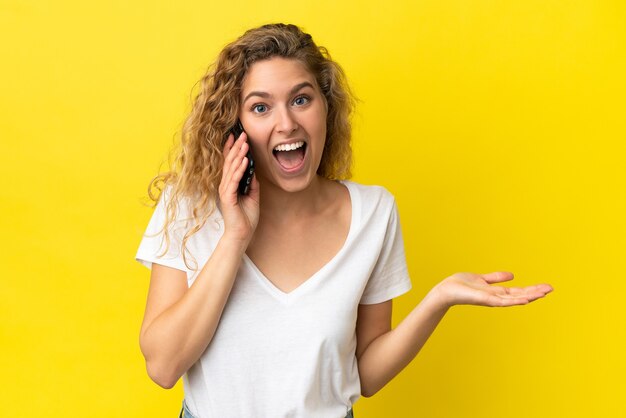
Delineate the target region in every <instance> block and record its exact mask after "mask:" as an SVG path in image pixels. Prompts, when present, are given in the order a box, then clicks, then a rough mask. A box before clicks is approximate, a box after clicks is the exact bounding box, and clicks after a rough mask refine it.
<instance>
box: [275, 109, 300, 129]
mask: <svg viewBox="0 0 626 418" xmlns="http://www.w3.org/2000/svg"><path fill="white" fill-rule="evenodd" d="M297 129H298V123H297V121H296V118H295V117H294V115H293V113H292V112H291V110H290V109H289V108H282V109H280V110H278V112H277V120H276V130H277V131H278V132H279V133H282V134H285V135H290V134H292V133H293V132H295V131H296V130H297Z"/></svg>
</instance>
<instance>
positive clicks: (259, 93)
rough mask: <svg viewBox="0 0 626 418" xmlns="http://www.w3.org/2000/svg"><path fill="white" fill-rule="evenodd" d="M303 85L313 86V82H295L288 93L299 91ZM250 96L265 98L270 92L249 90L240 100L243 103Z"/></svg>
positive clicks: (269, 95) (268, 96)
mask: <svg viewBox="0 0 626 418" xmlns="http://www.w3.org/2000/svg"><path fill="white" fill-rule="evenodd" d="M305 87H311V88H314V87H313V84H311V83H309V82H308V81H305V82H303V83H300V84H296V85H295V86H293V88H292V89H291V91H290V92H289V95H292V94H294V93H295V92H297V91H299V90H302V89H303V88H305ZM252 96H259V97H262V98H264V99H267V98H270V97H271V96H272V95H271V94H269V93H267V92H264V91H251V92H250V93H248V94H247V95H246V97H245V98H244V99H243V102H242V103H245V102H246V100H248V99H249V98H250V97H252Z"/></svg>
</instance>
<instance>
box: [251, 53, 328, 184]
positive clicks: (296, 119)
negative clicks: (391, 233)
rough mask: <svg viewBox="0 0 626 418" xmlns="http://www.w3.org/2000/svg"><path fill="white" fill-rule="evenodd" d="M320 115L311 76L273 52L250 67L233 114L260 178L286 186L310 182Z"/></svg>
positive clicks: (322, 123) (322, 107)
mask: <svg viewBox="0 0 626 418" xmlns="http://www.w3.org/2000/svg"><path fill="white" fill-rule="evenodd" d="M326 115H327V105H326V100H325V98H324V96H323V94H322V92H321V91H320V89H319V87H318V85H317V81H316V80H315V77H314V76H313V75H312V74H311V73H309V72H308V71H307V69H306V67H305V66H304V64H302V63H301V62H300V61H297V60H293V59H285V58H280V57H274V58H271V59H268V60H263V61H258V62H256V63H254V64H253V65H252V66H251V67H250V69H249V70H248V72H247V74H246V76H245V78H244V80H243V84H242V89H241V107H240V109H239V119H240V120H241V123H242V125H243V127H244V130H245V131H246V133H247V134H248V141H249V143H250V147H251V149H252V155H253V157H254V160H255V164H256V175H257V176H258V179H259V181H260V182H261V183H262V184H266V183H271V184H273V185H275V186H277V187H279V188H281V189H283V190H285V191H291V192H294V191H300V190H303V189H305V188H306V187H307V186H308V185H310V184H311V181H313V179H315V176H316V173H317V169H318V167H319V164H320V160H321V159H322V152H323V151H324V142H325V140H326Z"/></svg>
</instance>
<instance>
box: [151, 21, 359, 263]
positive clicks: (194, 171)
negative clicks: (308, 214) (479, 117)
mask: <svg viewBox="0 0 626 418" xmlns="http://www.w3.org/2000/svg"><path fill="white" fill-rule="evenodd" d="M272 57H282V58H289V59H295V60H298V61H300V62H301V63H303V64H304V65H305V66H306V68H307V69H308V71H310V73H311V74H313V75H314V76H315V78H316V80H317V84H318V85H319V87H320V89H321V91H322V94H323V95H324V97H325V99H326V102H327V105H328V114H327V120H326V125H327V126H326V132H327V134H326V142H325V146H324V151H323V154H322V159H321V162H320V166H319V168H318V170H317V173H318V174H319V175H320V176H322V177H325V178H328V179H331V180H342V179H348V178H350V176H351V173H350V168H351V164H352V148H351V145H350V141H351V124H350V116H351V114H352V111H353V109H354V103H355V99H354V96H353V95H352V93H351V91H350V88H349V86H348V84H347V81H346V77H345V74H344V72H343V70H342V69H341V67H340V66H339V65H338V64H337V63H336V62H334V61H333V60H332V59H331V58H330V54H329V53H328V51H327V50H326V48H324V47H323V46H317V45H316V44H315V42H314V41H313V38H312V37H311V35H309V34H308V33H305V32H303V31H302V30H301V29H300V28H299V27H297V26H295V25H290V24H289V25H287V24H282V23H278V24H269V25H263V26H260V27H258V28H254V29H250V30H248V31H247V32H245V33H244V34H243V35H242V36H241V37H240V38H239V39H237V40H236V41H234V42H232V43H230V44H228V45H226V47H224V49H223V50H222V51H221V53H220V54H219V56H218V58H217V60H216V62H215V63H214V64H212V65H211V66H209V68H208V70H207V72H206V74H205V75H204V76H203V77H202V79H201V80H200V81H199V83H200V91H199V93H198V94H197V96H196V97H195V99H194V100H193V105H192V110H191V113H190V114H189V116H188V117H187V118H186V120H185V122H184V124H183V128H182V133H181V142H180V144H179V145H178V146H177V147H176V148H175V150H174V154H173V156H174V158H173V162H172V163H171V168H170V170H169V171H168V172H165V173H162V174H159V175H158V176H156V177H155V178H154V179H152V181H151V182H150V185H149V187H148V195H149V196H150V199H151V200H152V201H153V202H154V204H155V205H156V203H157V202H158V200H159V198H160V196H161V193H162V192H163V190H164V189H165V188H166V187H167V188H168V189H169V193H168V199H167V202H166V205H167V206H166V219H165V225H164V227H163V228H164V229H163V232H164V239H165V243H166V245H165V250H164V253H165V252H167V248H168V247H169V243H170V236H169V227H170V225H171V224H172V223H173V222H174V220H176V219H177V216H178V215H179V210H180V208H179V203H180V200H181V199H185V200H186V202H188V206H189V211H190V214H189V215H190V216H191V219H190V220H192V223H191V227H190V228H187V230H186V232H185V235H184V237H183V239H182V255H183V259H184V261H185V265H186V266H187V267H188V268H191V267H190V266H189V264H188V262H187V257H186V253H187V249H186V243H187V241H188V240H189V238H190V237H191V236H192V235H193V234H195V233H196V232H198V231H199V230H200V229H201V228H202V227H203V226H204V224H205V223H206V221H207V219H208V218H209V216H210V215H211V214H212V213H213V211H214V210H215V208H216V204H217V196H218V187H219V183H220V180H221V177H222V166H223V155H222V146H223V142H224V140H225V138H226V136H227V135H228V133H229V132H230V129H231V128H232V126H233V125H234V124H235V123H236V121H237V119H238V113H239V107H240V93H241V85H242V82H243V79H244V77H245V76H246V73H247V71H248V70H249V69H250V67H251V66H252V65H253V64H254V63H255V62H257V61H261V60H266V59H269V58H272ZM195 268H197V266H196V267H195Z"/></svg>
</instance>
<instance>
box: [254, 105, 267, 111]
mask: <svg viewBox="0 0 626 418" xmlns="http://www.w3.org/2000/svg"><path fill="white" fill-rule="evenodd" d="M252 111H253V112H254V113H265V112H267V106H266V105H264V104H262V103H259V104H255V105H253V106H252Z"/></svg>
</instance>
